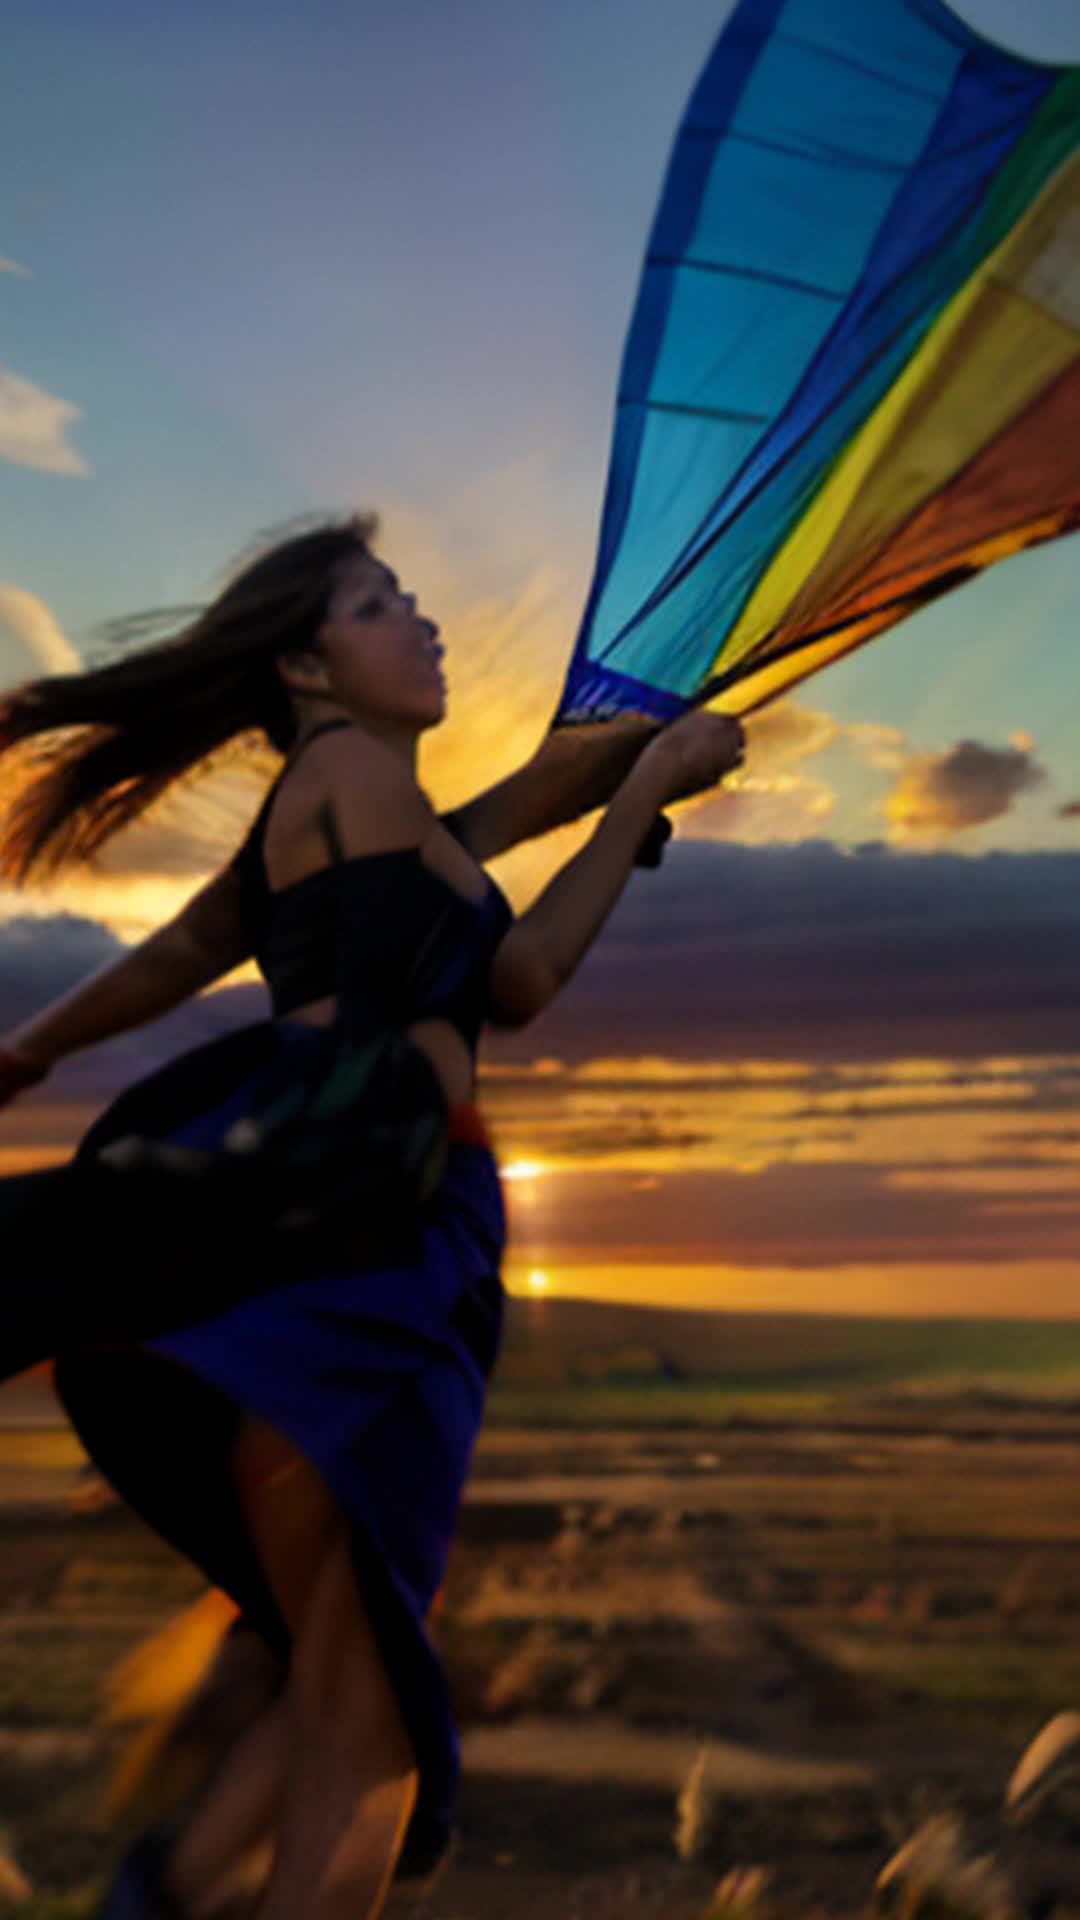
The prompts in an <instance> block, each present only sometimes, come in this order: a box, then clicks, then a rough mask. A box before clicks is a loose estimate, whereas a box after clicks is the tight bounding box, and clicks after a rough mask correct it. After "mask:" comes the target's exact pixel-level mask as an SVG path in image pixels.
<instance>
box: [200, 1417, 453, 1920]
mask: <svg viewBox="0 0 1080 1920" xmlns="http://www.w3.org/2000/svg"><path fill="white" fill-rule="evenodd" d="M234 1475H235V1480H236V1485H237V1488H238V1492H239V1494H240V1497H241V1500H242V1502H243V1505H244V1511H245V1516H246V1519H247V1522H248V1525H249V1527H250V1530H251V1536H252V1539H253V1542H254V1544H255V1546H256V1549H257V1551H258V1552H259V1555H260V1558H261V1560H262V1562H263V1566H264V1568H265V1570H266V1574H267V1578H268V1580H269V1582H270V1585H271V1587H272V1589H273V1591H274V1594H275V1597H276V1599H277V1601H278V1604H279V1606H280V1608H281V1611H282V1614H283V1616H284V1618H285V1620H286V1621H287V1623H288V1625H289V1628H290V1631H291V1633H292V1650H291V1657H290V1661H289V1668H288V1674H287V1677H286V1681H285V1686H284V1690H283V1692H282V1694H281V1695H280V1696H279V1699H278V1701H277V1702H276V1703H275V1705H276V1707H277V1709H278V1711H277V1715H276V1718H275V1717H272V1716H271V1714H270V1713H267V1714H266V1715H264V1716H262V1717H261V1718H260V1720H259V1721H258V1722H256V1723H255V1725H253V1726H252V1727H251V1728H250V1729H249V1736H250V1746H247V1740H246V1737H245V1736H241V1738H240V1741H239V1742H238V1744H237V1746H236V1747H235V1749H234V1750H232V1751H231V1752H230V1754H229V1755H228V1757H227V1759H226V1761H225V1763H223V1765H222V1767H221V1768H220V1769H219V1772H218V1774H217V1776H216V1778H215V1780H214V1781H213V1782H212V1783H211V1787H210V1789H209V1790H208V1791H207V1793H206V1794H205V1795H204V1797H203V1800H202V1801H201V1802H200V1804H199V1805H198V1806H197V1807H196V1809H195V1812H194V1814H193V1816H192V1819H191V1821H190V1824H189V1826H188V1827H187V1829H186V1830H185V1832H184V1833H183V1834H182V1835H181V1837H180V1839H179V1840H178V1842H177V1844H176V1846H175V1848H174V1850H173V1854H172V1858H171V1860H170V1865H169V1873H168V1880H169V1883H170V1886H171V1887H173V1888H174V1889H175V1892H176V1893H177V1895H178V1896H179V1898H180V1900H181V1902H182V1903H183V1904H185V1905H186V1907H187V1909H188V1911H189V1912H190V1913H191V1914H192V1916H193V1920H202V1916H203V1915H206V1916H209V1915H210V1914H212V1913H213V1912H214V1910H215V1907H217V1906H219V1905H220V1903H221V1902H222V1899H223V1896H224V1894H225V1892H226V1891H227V1890H228V1889H230V1888H231V1887H233V1886H234V1885H235V1883H236V1880H237V1877H238V1875H240V1874H241V1869H242V1867H243V1865H244V1864H245V1856H247V1858H248V1859H250V1853H251V1849H252V1847H253V1846H255V1845H257V1843H258V1840H259V1835H260V1831H261V1832H262V1834H263V1836H264V1843H265V1841H269V1847H270V1850H271V1859H272V1866H271V1871H270V1884H269V1887H268V1888H267V1891H266V1894H265V1898H264V1899H263V1900H262V1901H261V1902H260V1903H259V1904H258V1906H257V1908H256V1912H257V1914H258V1920H297V1917H298V1916H299V1915H301V1914H302V1915H303V1916H304V1920H374V1916H375V1915H377V1913H378V1912H379V1910H380V1909H381V1907H382V1905H383V1902H384V1900H385V1897H386V1893H387V1891H388V1889H389V1886H390V1882H391V1879H392V1877H393V1871H394V1866H395V1864H396V1860H397V1856H398V1853H399V1851H400V1848H401V1844H402V1841H403V1840H404V1837H405V1831H406V1828H407V1826H408V1822H409V1818H410V1815H411V1813H412V1809H413V1806H414V1803H415V1798H416V1791H417V1785H418V1776H417V1773H416V1769H415V1762H414V1758H413V1754H412V1750H411V1746H410V1743H409V1741H408V1738H407V1736H406V1733H405V1729H404V1727H403V1725H402V1722H401V1718H400V1713H399V1709H398V1706H397V1700H396V1696H395V1695H394V1692H393V1689H392V1687H391V1685H390V1682H389V1679H388V1677H387V1675H386V1673H385V1670H384V1667H383V1664H382V1658H381V1654H380V1651H379V1648H378V1645H377V1642H376V1640H375V1637H374V1634H373V1632H372V1628H371V1625H370V1623H369V1621H368V1618H367V1615H366V1611H365V1609H364V1605H363V1599H362V1596H361V1593H360V1591H359V1588H358V1586H357V1581H356V1575H355V1571H354V1568H353V1565H352V1559H351V1555H350V1552H349V1543H348V1533H347V1527H346V1523H345V1521H344V1517H343V1516H342V1514H341V1513H340V1511H339V1509H338V1508H337V1506H336V1504H335V1502H334V1500H333V1497H332V1495H331V1493H330V1490H329V1488H328V1487H327V1485H326V1483H325V1481H324V1480H323V1478H322V1476H321V1474H319V1473H318V1471H317V1470H316V1469H315V1467H313V1466H312V1464H311V1462H310V1461H308V1460H307V1459H306V1458H305V1457H304V1456H303V1455H302V1454H300V1453H298V1452H297V1450H296V1449H295V1448H294V1447H293V1446H292V1445H291V1443H290V1442H289V1441H288V1440H287V1439H286V1438H285V1436H283V1435H282V1434H280V1433H278V1432H276V1430H275V1429H274V1428H273V1427H271V1426H268V1425H267V1424H266V1423H265V1422H262V1421H258V1420H248V1421H247V1422H246V1423H245V1426H244V1428H243V1430H242V1432H241V1435H240V1437H239V1441H238V1444H237V1449H236V1454H235V1458H234ZM246 1747H247V1750H246V1751H245V1748H246ZM267 1824H269V1829H270V1831H269V1833H267ZM264 1870H265V1867H264Z"/></svg>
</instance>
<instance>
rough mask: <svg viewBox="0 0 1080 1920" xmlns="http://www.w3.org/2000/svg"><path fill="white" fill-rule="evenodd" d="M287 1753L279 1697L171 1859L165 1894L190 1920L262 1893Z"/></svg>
mask: <svg viewBox="0 0 1080 1920" xmlns="http://www.w3.org/2000/svg"><path fill="white" fill-rule="evenodd" d="M288 1751H289V1707H288V1701H287V1699H286V1698H285V1696H284V1695H281V1696H279V1698H278V1699H277V1700H275V1701H274V1702H273V1704H272V1705H271V1706H269V1707H267V1708H266V1709H265V1710H264V1711H263V1712H262V1713H261V1714H260V1715H259V1716H258V1718H257V1719H256V1720H255V1721H254V1722H253V1723H252V1725H251V1726H250V1727H248V1728H246V1729H245V1731H244V1732H243V1733H242V1734H240V1735H239V1736H238V1738H237V1739H236V1740H235V1742H234V1743H233V1745H232V1747H231V1748H230V1750H229V1752H228V1753H227V1754H226V1756H225V1759H224V1760H223V1761H222V1763H221V1765H220V1767H219V1768H218V1770H217V1772H216V1773H215V1774H214V1775H213V1777H212V1779H211V1780H210V1782H209V1783H208V1785H207V1787H206V1788H205V1790H204V1792H203V1793H202V1795H201V1796H200V1798H199V1800H198V1802H197V1803H196V1805H195V1807H194V1809H193V1811H192V1813H191V1814H190V1816H189V1818H188V1821H187V1823H186V1825H185V1827H184V1830H183V1832H182V1833H181V1834H180V1836H179V1838H178V1840H177V1841H176V1843H175V1845H174V1846H173V1849H172V1852H171V1854H170V1856H169V1865H168V1870H167V1873H166V1883H167V1886H168V1890H169V1892H170V1893H171V1894H172V1895H173V1897H174V1898H175V1899H176V1901H177V1902H178V1904H179V1905H180V1906H181V1907H182V1908H183V1909H184V1911H185V1912H186V1913H189V1914H190V1915H191V1916H192V1920H203V1916H204V1915H205V1916H208V1917H209V1916H210V1915H212V1914H213V1913H215V1912H216V1911H217V1910H218V1909H219V1908H220V1907H221V1906H222V1905H223V1904H225V1903H226V1902H227V1901H231V1900H232V1899H233V1898H234V1897H235V1895H236V1893H237V1892H238V1891H239V1890H240V1889H241V1888H243V1887H244V1886H245V1885H248V1886H250V1888H251V1892H252V1895H253V1896H254V1895H255V1894H256V1893H257V1892H258V1891H259V1890H260V1889H261V1887H262V1886H263V1885H265V1881H266V1878H267V1875H268V1871H269V1868H270V1866H271V1865H272V1861H273V1853H274V1846H275V1836H274V1829H275V1822H276V1818H277V1814H278V1810H279V1807H280V1804H281V1799H282V1794H283V1792H284V1788H285V1777H286V1767H287V1762H288Z"/></svg>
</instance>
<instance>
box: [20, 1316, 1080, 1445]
mask: <svg viewBox="0 0 1080 1920" xmlns="http://www.w3.org/2000/svg"><path fill="white" fill-rule="evenodd" d="M705 1382H708V1383H710V1384H712V1385H714V1386H717V1387H720V1388H730V1389H732V1390H737V1391H739V1392H741V1393H753V1392H758V1391H761V1392H769V1391H773V1392H778V1393H791V1392H795V1393H799V1392H804V1391H805V1392H807V1393H813V1392H815V1391H818V1392H822V1393H826V1394H829V1393H837V1394H856V1395H858V1394H861V1393H867V1394H877V1395H879V1394H882V1393H888V1392H889V1391H890V1390H891V1389H902V1390H904V1391H905V1392H909V1391H911V1390H912V1389H918V1388H920V1387H923V1386H925V1387H926V1388H927V1389H928V1390H929V1391H932V1392H941V1391H942V1390H943V1389H946V1388H951V1387H955V1388H956V1389H957V1390H959V1391H961V1392H963V1393H964V1394H965V1397H970V1396H971V1395H972V1394H977V1393H978V1392H979V1390H980V1386H981V1383H986V1387H987V1391H988V1392H992V1391H993V1390H994V1389H995V1388H997V1387H999V1386H1000V1387H1002V1388H1004V1389H1005V1390H1006V1391H1007V1393H1008V1394H1009V1395H1010V1397H1015V1396H1016V1395H1018V1394H1024V1393H1027V1392H1030V1393H1032V1394H1034V1395H1038V1394H1039V1393H1048V1392H1050V1393H1052V1394H1053V1395H1054V1397H1055V1398H1056V1399H1061V1398H1065V1399H1069V1400H1072V1399H1073V1398H1075V1400H1076V1402H1077V1404H1078V1405H1080V1320H1066V1321H1060V1320H1058V1321H1050V1320H902V1319H888V1320H886V1319H875V1318H873V1317H871V1316H869V1315H866V1316H862V1317H854V1316H851V1317H848V1316H843V1315H829V1314H792V1313H723V1312H720V1311H706V1312H703V1311H701V1310H693V1309H684V1308H676V1307H642V1306H620V1305H617V1304H613V1303H610V1302H608V1301H602V1300H566V1299H563V1300H560V1299H558V1298H553V1297H552V1296H551V1295H550V1294H549V1295H546V1296H545V1297H544V1298H543V1299H542V1300H534V1299H530V1298H526V1297H523V1296H521V1295H516V1294H508V1295H507V1302H506V1317H505V1322H504V1332H503V1344H502V1350H501V1352H500V1355H499V1362H498V1367H497V1370H496V1376H495V1386H496V1389H497V1388H499V1387H500V1386H501V1387H504V1388H508V1389H515V1388H528V1387H530V1386H536V1387H563V1386H565V1387H566V1389H567V1390H568V1392H569V1393H572V1392H573V1389H574V1388H575V1387H579V1388H581V1389H585V1388H596V1387H599V1388H607V1387H612V1388H615V1387H620V1386H627V1387H630V1388H636V1387H640V1388H641V1389H642V1390H643V1391H648V1390H650V1389H666V1390H667V1391H668V1392H670V1391H675V1392H677V1391H678V1390H679V1388H680V1387H681V1386H683V1385H685V1386H687V1387H690V1388H692V1387H693V1386H694V1385H695V1384H700V1383H705ZM60 1418H61V1414H60V1409H59V1407H58V1404H57V1402H56V1400H55V1398H54V1396H53V1395H52V1393H51V1391H50V1389H49V1385H48V1378H47V1374H46V1373H45V1372H44V1371H43V1370H40V1369H39V1370H36V1371H35V1372H33V1373H28V1374H24V1375H22V1376H21V1377H20V1378H19V1379H18V1380H14V1381H9V1382H8V1383H7V1385H5V1386H0V1426H23V1425H37V1424H39V1423H40V1424H45V1425H50V1424H54V1423H55V1422H56V1421H57V1420H58V1419H60Z"/></svg>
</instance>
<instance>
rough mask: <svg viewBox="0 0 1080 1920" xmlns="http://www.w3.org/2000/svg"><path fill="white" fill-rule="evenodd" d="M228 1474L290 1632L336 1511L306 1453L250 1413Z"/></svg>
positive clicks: (335, 1524) (302, 1606)
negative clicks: (230, 1475)
mask: <svg viewBox="0 0 1080 1920" xmlns="http://www.w3.org/2000/svg"><path fill="white" fill-rule="evenodd" d="M232 1476H233V1486H234V1489H235V1491H236V1495H237V1498H238V1500H239V1502H240V1505H241V1508H242V1510H243V1514H244V1520H245V1524H246V1526H247V1530H248V1533H249V1535H250V1537H251V1540H252V1543H253V1545H254V1547H255V1550H256V1553H257V1554H258V1556H259V1560H260V1562H261V1564H262V1567H263V1570H264V1572H265V1574H266V1577H267V1580H268V1582H269V1584H270V1587H271V1589H272V1591H273V1594H274V1598H275V1600H276V1601H277V1604H278V1606H279V1608H280V1610H281V1613H282V1615H283V1617H284V1619H285V1622H286V1624H287V1626H288V1628H289V1631H290V1633H291V1634H293V1635H294V1636H295V1634H296V1632H297V1630H298V1628H299V1625H300V1622H301V1620H302V1618H303V1615H304V1612H305V1609H306V1606H307V1602H308V1597H309V1594H310V1589H311V1585H312V1581H313V1578H314V1571H315V1569H316V1567H317V1566H318V1565H319V1564H320V1562H321V1560H322V1558H323V1556H324V1555H325V1553H326V1551H327V1548H328V1546H329V1544H330V1542H331V1541H332V1540H333V1538H334V1536H335V1534H336V1532H337V1531H338V1529H339V1527H340V1524H341V1515H340V1512H339V1509H338V1507H337V1505H336V1503H335V1501H334V1499H333V1497H332V1495H331V1493H330V1490H329V1488H328V1487H327V1485H326V1482H325V1481H324V1479H323V1477H322V1475H321V1474H320V1473H319V1471H318V1469H317V1468H316V1467H315V1466H314V1464H313V1463H312V1462H311V1461H310V1460H309V1459H308V1458H307V1456H306V1455H305V1454H302V1453H301V1452H300V1451H299V1449H298V1448H297V1447H295V1446H294V1445H293V1443H292V1441H291V1440H289V1439H288V1438H287V1437H286V1435H284V1434H283V1433H281V1432H279V1430H278V1429H277V1428H276V1427H274V1426H272V1425H271V1424H270V1423H269V1422H268V1421H265V1420H261V1419H256V1418H255V1417H254V1416H248V1417H247V1418H246V1419H245V1421H244V1423H243V1425H242V1426H241V1428H240V1431H239V1433H238V1435H237V1438H236V1441H235V1443H234V1447H233V1457H232Z"/></svg>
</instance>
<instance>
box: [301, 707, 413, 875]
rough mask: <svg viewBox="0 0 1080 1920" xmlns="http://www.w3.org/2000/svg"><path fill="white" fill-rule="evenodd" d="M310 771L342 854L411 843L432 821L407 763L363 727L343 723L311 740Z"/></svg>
mask: <svg viewBox="0 0 1080 1920" xmlns="http://www.w3.org/2000/svg"><path fill="white" fill-rule="evenodd" d="M320 749H321V752H320ZM316 755H318V756H319V758H318V762H317V763H316ZM311 773H312V775H313V777H314V779H315V780H316V782H317V786H318V790H319V802H318V804H320V805H321V806H322V807H326V806H329V808H330V810H331V812H332V815H333V820H334V825H335V826H336V828H337V832H338V837H339V839H340V841H341V846H342V850H343V852H344V853H345V855H346V856H347V857H349V856H351V855H353V854H363V853H378V852H381V851H382V850H383V849H389V848H392V847H406V846H416V845H418V844H420V843H422V842H423V841H424V840H425V839H426V838H427V836H428V834H429V833H430V832H431V830H432V827H433V825H434V824H435V823H436V820H437V816H436V814H435V811H434V808H433V807H432V804H431V802H430V800H429V799H428V797H427V795H426V794H425V793H424V791H423V789H422V787H420V786H419V785H418V783H417V780H416V778H415V776H414V774H413V773H412V772H411V771H410V769H409V767H407V766H406V765H405V763H404V762H403V761H402V760H401V759H400V758H399V756H398V755H397V754H396V753H394V752H393V751H392V750H391V749H390V748H389V747H387V746H384V744H383V742H382V741H381V740H376V739H375V738H374V737H373V736H372V735H371V734H369V733H367V732H365V730H364V728H363V727H342V728H341V729H340V731H338V732H335V733H332V734H328V735H326V737H325V738H324V739H321V740H318V741H316V742H314V743H313V745H312V749H311Z"/></svg>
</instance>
